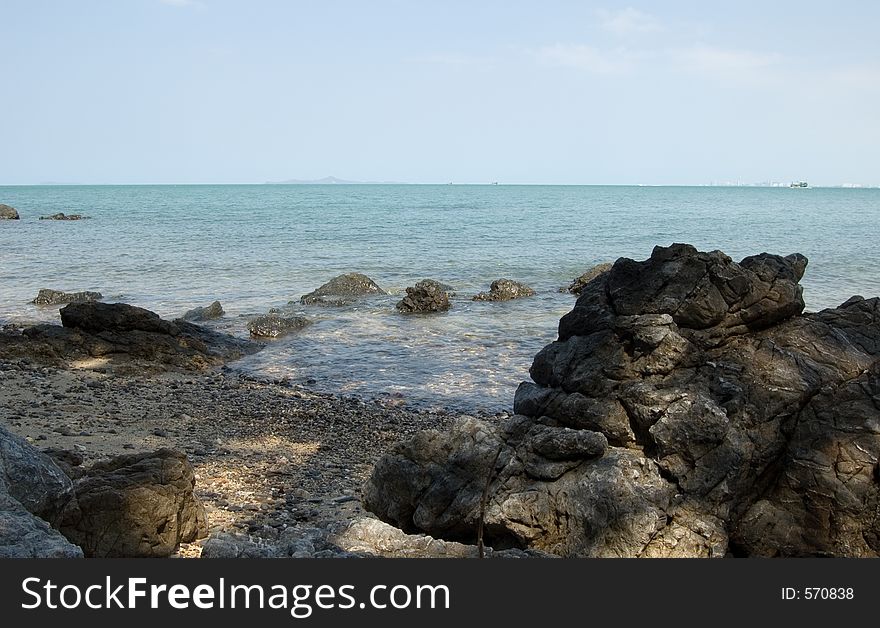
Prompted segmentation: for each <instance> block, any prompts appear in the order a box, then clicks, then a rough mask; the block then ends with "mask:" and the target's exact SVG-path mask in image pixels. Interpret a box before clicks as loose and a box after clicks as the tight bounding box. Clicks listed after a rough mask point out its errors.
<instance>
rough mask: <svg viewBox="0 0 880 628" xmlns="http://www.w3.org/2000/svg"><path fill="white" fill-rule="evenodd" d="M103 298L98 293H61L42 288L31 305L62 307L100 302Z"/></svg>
mask: <svg viewBox="0 0 880 628" xmlns="http://www.w3.org/2000/svg"><path fill="white" fill-rule="evenodd" d="M103 298H104V295H102V294H101V293H100V292H89V291H83V292H62V291H60V290H50V289H48V288H43V289H41V290H40V292H39V294H37V296H36V298H34V300H33V301H31V303H33V304H34V305H63V304H65V303H85V302H88V301H100V300H101V299H103Z"/></svg>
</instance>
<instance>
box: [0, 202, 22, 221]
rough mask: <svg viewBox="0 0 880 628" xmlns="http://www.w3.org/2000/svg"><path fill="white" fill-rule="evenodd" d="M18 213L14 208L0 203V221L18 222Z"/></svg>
mask: <svg viewBox="0 0 880 628" xmlns="http://www.w3.org/2000/svg"><path fill="white" fill-rule="evenodd" d="M18 219H19V215H18V211H16V209H15V208H14V207H10V206H9V205H4V204H3V203H0V220H18Z"/></svg>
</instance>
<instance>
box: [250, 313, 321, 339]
mask: <svg viewBox="0 0 880 628" xmlns="http://www.w3.org/2000/svg"><path fill="white" fill-rule="evenodd" d="M311 323H312V321H310V320H309V319H307V318H305V317H303V316H289V317H285V316H279V315H278V314H269V315H268V316H260V317H257V318H255V319H253V320H252V321H250V322H249V323H248V325H247V328H248V331H249V332H250V333H251V336H253V337H254V338H280V337H282V336H286V335H287V334H289V333H292V332H295V331H299V330H301V329H304V328H306V327H308V326H309V325H311Z"/></svg>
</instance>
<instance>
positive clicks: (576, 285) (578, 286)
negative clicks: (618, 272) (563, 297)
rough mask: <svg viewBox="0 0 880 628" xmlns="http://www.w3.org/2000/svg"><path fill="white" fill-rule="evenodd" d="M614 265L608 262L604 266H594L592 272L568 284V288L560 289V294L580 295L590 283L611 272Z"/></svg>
mask: <svg viewBox="0 0 880 628" xmlns="http://www.w3.org/2000/svg"><path fill="white" fill-rule="evenodd" d="M611 266H612V264H611V263H610V262H606V263H604V264H597V265H596V266H593V267H592V268H591V269H590V270H588V271H587V272H585V273H584V274H583V275H581V276H580V277H578V278H577V279H575V280H574V281H572V282H571V283H570V284H568V287H567V288H560V289H559V291H560V292H571V293H572V294H577V295H579V294H580V293H581V291H582V290H583V289H584V286H586V285H587V284H588V283H590V282H591V281H593V280H594V279H595V278H596V277H598V276H599V275H601V274H603V273H607V272H608V271H609V270H611Z"/></svg>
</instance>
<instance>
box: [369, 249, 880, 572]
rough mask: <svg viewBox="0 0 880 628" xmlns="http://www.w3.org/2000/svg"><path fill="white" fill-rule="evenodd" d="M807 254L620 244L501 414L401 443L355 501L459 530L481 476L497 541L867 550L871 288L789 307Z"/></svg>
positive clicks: (873, 471)
mask: <svg viewBox="0 0 880 628" xmlns="http://www.w3.org/2000/svg"><path fill="white" fill-rule="evenodd" d="M806 264H807V260H806V258H804V257H803V256H801V255H797V254H795V255H789V256H786V257H781V256H777V255H769V254H766V253H765V254H761V255H756V256H751V257H747V258H745V259H743V260H742V261H740V262H739V263H735V262H733V261H732V260H731V259H730V258H729V257H727V256H726V255H724V254H723V253H721V252H719V251H714V252H710V253H705V252H699V251H697V250H696V249H694V248H693V247H691V246H687V245H673V246H670V247H657V248H655V249H654V252H653V253H652V255H651V258H650V259H648V260H645V261H642V262H636V261H633V260H630V259H625V258H622V259H620V260H618V261H617V262H615V264H614V265H613V267H612V268H611V270H609V271H607V272H606V273H604V274H602V275H600V276H598V277H597V278H595V279H594V280H593V281H591V282H590V283H588V284H587V285H586V286H585V287H584V288H583V290H582V293H581V295H580V297H579V298H578V300H577V302H576V304H575V306H574V308H573V309H572V311H571V312H570V313H568V314H566V315H565V316H564V317H563V318H562V320H561V321H560V325H559V339H558V340H557V341H556V342H553V343H551V344H550V345H548V346H547V347H545V348H544V349H542V350H541V352H540V353H538V355H537V356H536V357H535V360H534V362H533V364H532V368H531V370H530V374H531V377H532V380H533V381H532V382H525V383H523V384H522V385H520V387H519V389H518V390H517V392H516V396H515V399H514V411H515V413H516V414H515V415H514V416H513V417H511V418H509V419H507V420H506V421H505V422H503V423H502V424H500V425H496V424H490V423H487V422H483V421H477V420H475V419H465V420H462V421H460V422H459V423H458V424H456V425H455V426H454V427H453V428H452V429H451V430H449V431H446V432H423V433H419V434H417V435H416V436H415V437H413V438H412V439H411V440H409V441H407V442H404V443H400V444H398V445H396V446H395V447H394V448H392V449H391V450H390V451H389V452H388V453H386V454H385V455H384V456H383V457H382V458H381V459H380V460H379V462H378V463H377V464H376V465H375V467H374V471H373V473H372V476H371V477H370V479H369V480H368V482H367V484H366V486H365V488H364V503H365V506H366V507H367V508H368V509H369V510H371V511H372V512H374V513H375V514H377V515H378V516H379V517H380V518H381V519H383V520H385V521H387V522H389V523H392V524H393V525H395V526H398V527H400V528H401V529H403V530H404V531H408V532H423V533H426V534H430V535H432V536H435V537H439V538H444V539H451V540H462V539H467V538H473V534H474V530H475V528H476V525H477V524H478V521H479V518H480V505H481V501H482V495H483V491H484V490H486V487H487V486H488V492H487V499H486V508H485V530H486V540H487V543H489V544H492V545H493V546H494V547H496V548H497V547H504V546H510V547H521V548H524V547H528V548H537V549H540V550H544V551H549V552H553V553H555V554H560V555H565V556H657V557H660V556H664V557H696V556H706V557H708V556H724V555H733V556H853V557H856V556H878V555H880V517H878V516H877V512H878V508H880V471H878V469H880V466H878V458H880V410H878V406H877V399H878V398H880V363H878V358H880V299H878V298H873V299H863V298H861V297H853V298H852V299H850V300H848V301H847V302H846V303H844V304H842V305H840V306H839V307H837V308H834V309H829V310H823V311H821V312H816V313H808V314H803V313H802V311H803V308H804V302H803V298H802V289H801V287H800V285H799V281H800V279H801V277H802V276H803V273H804V270H805V267H806ZM492 460H495V464H494V466H492V463H491V462H490V461H492Z"/></svg>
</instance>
